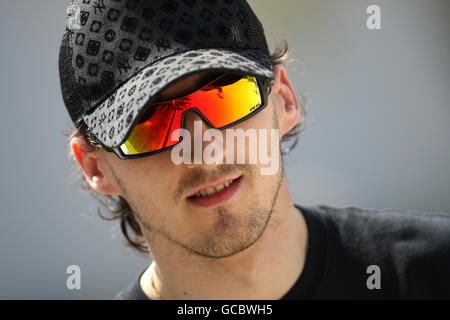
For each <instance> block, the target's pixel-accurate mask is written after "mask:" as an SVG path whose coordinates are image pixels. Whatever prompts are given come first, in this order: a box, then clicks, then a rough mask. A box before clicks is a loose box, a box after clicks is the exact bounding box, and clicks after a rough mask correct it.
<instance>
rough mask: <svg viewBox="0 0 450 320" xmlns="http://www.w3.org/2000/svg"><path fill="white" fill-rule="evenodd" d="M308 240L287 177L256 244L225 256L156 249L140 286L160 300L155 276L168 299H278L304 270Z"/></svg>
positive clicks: (147, 293) (304, 225)
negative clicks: (204, 255)
mask: <svg viewBox="0 0 450 320" xmlns="http://www.w3.org/2000/svg"><path fill="white" fill-rule="evenodd" d="M307 239H308V233H307V227H306V223H305V221H304V218H303V215H302V214H301V212H300V211H299V210H298V209H297V208H295V207H294V205H293V202H292V199H291V197H290V195H289V190H288V187H287V183H286V179H285V178H283V183H282V185H281V187H280V191H279V194H278V198H277V200H276V202H275V205H274V208H273V212H272V217H271V219H270V221H269V224H268V226H267V229H266V230H265V232H264V233H263V235H262V236H261V237H260V238H259V240H258V241H257V242H256V243H255V244H253V245H252V246H251V247H249V248H247V249H245V250H244V251H241V252H239V253H238V254H235V255H233V256H230V257H226V258H222V259H209V258H205V257H201V256H194V255H189V257H186V254H185V253H182V252H179V249H178V250H176V249H175V248H165V250H152V254H153V264H152V266H150V267H149V268H148V269H147V270H146V271H145V273H144V274H143V276H142V277H141V287H142V289H143V291H144V292H145V293H146V295H147V296H149V297H150V298H151V299H157V293H156V292H155V291H154V290H153V288H152V282H151V277H153V280H154V284H155V287H156V289H157V291H158V293H159V294H160V295H161V296H162V297H163V298H164V299H170V300H177V299H193V300H201V299H218V300H222V299H237V300H239V299H268V300H272V299H280V298H282V297H283V296H284V295H285V294H286V293H287V292H288V291H289V289H290V288H291V287H292V285H293V284H294V283H295V282H296V280H297V279H298V277H299V276H300V274H301V272H302V270H303V266H304V263H305V257H306V250H307ZM152 249H153V248H152ZM169 249H170V251H169ZM159 252H161V254H158V253H159ZM168 252H170V254H168ZM180 261H182V263H180Z"/></svg>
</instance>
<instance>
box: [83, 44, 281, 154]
mask: <svg viewBox="0 0 450 320" xmlns="http://www.w3.org/2000/svg"><path fill="white" fill-rule="evenodd" d="M199 71H211V72H236V73H242V74H245V75H250V76H258V77H263V78H267V79H273V78H274V73H273V70H272V68H271V65H270V63H269V61H268V60H267V57H266V56H265V55H264V54H263V53H262V52H261V51H259V50H240V51H236V50H230V49H200V50H191V51H187V52H183V53H178V54H175V55H173V56H170V57H166V58H164V59H162V60H160V61H158V62H156V63H153V64H152V65H150V66H148V67H145V68H144V69H142V70H141V71H140V72H139V73H138V74H136V75H135V76H134V77H132V78H131V79H129V80H128V81H127V82H126V83H125V84H124V85H122V86H121V87H119V88H118V89H117V90H116V91H115V92H114V93H113V94H112V95H111V96H110V97H109V98H108V99H107V100H105V101H103V102H102V103H101V104H100V105H99V107H97V108H96V109H95V111H94V112H93V113H91V114H89V115H86V116H84V118H83V119H84V121H85V123H86V125H87V127H88V128H89V130H90V131H91V132H92V133H93V134H94V135H95V136H96V137H97V139H98V140H99V141H100V142H101V143H103V144H104V145H105V146H107V147H110V148H114V147H118V146H120V145H121V144H122V143H123V142H124V141H125V140H126V139H127V137H128V135H129V133H130V131H131V129H132V128H133V127H134V125H135V123H136V121H137V120H138V118H139V116H140V115H141V113H142V112H144V111H145V110H144V107H145V106H146V105H147V104H148V102H150V101H151V99H152V98H155V97H157V96H158V94H159V93H161V92H162V91H163V90H165V89H166V88H167V87H168V86H170V85H171V84H172V83H174V82H176V81H177V80H180V79H182V78H184V77H187V76H189V75H191V74H193V73H197V72H199Z"/></svg>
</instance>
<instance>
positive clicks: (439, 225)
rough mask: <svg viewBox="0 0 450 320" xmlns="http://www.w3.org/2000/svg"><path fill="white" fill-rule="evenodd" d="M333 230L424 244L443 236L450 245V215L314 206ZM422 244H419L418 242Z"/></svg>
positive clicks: (348, 236) (344, 234) (403, 210)
mask: <svg viewBox="0 0 450 320" xmlns="http://www.w3.org/2000/svg"><path fill="white" fill-rule="evenodd" d="M313 208H314V209H315V211H316V212H317V213H318V214H319V215H320V217H321V218H322V219H323V222H324V223H325V225H326V226H327V228H328V229H329V230H330V231H335V232H337V234H336V235H338V236H340V237H344V238H353V237H354V236H358V235H360V236H361V237H363V238H367V239H368V240H369V239H370V240H375V239H379V240H381V239H389V240H392V241H398V240H403V241H407V242H415V241H418V242H420V243H426V242H433V243H435V242H434V241H435V240H437V239H440V240H441V241H444V242H445V241H446V244H447V245H450V214H448V213H444V212H419V211H414V210H407V209H400V208H388V209H370V208H359V207H355V206H345V207H333V206H325V205H318V206H314V207H313ZM418 244H419V243H418Z"/></svg>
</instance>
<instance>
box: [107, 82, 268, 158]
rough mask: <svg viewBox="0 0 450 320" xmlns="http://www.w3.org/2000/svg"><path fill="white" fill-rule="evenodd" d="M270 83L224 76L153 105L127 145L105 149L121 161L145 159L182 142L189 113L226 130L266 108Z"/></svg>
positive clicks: (130, 136) (141, 118)
mask: <svg viewBox="0 0 450 320" xmlns="http://www.w3.org/2000/svg"><path fill="white" fill-rule="evenodd" d="M270 87H271V82H270V80H263V79H258V78H256V77H252V76H242V75H235V74H225V75H223V76H220V77H219V78H216V79H215V80H214V81H213V82H210V83H208V84H206V85H205V86H203V87H202V88H201V89H199V90H197V91H195V92H194V93H191V94H189V95H186V96H183V97H181V98H177V99H174V100H168V101H160V102H155V103H150V104H149V105H148V106H147V107H146V111H145V112H144V114H143V115H142V116H141V117H140V120H138V123H137V124H136V125H135V126H134V128H133V129H132V130H131V132H130V133H129V135H128V137H127V139H126V141H125V142H124V143H122V144H121V145H120V146H118V147H116V148H108V147H105V146H102V147H103V148H104V149H105V150H106V151H108V152H114V153H115V154H116V155H117V156H118V157H119V158H120V159H122V160H126V159H135V158H140V157H146V156H149V155H153V154H156V153H159V152H163V151H166V150H169V149H171V148H173V147H174V146H175V145H177V144H178V143H180V142H181V140H182V137H181V134H180V130H178V131H177V132H175V131H176V130H177V129H181V128H183V126H184V120H185V116H186V114H187V112H188V111H192V112H195V113H197V114H198V115H199V116H200V117H201V118H202V120H203V121H205V122H206V123H207V124H208V125H209V126H210V127H212V128H216V129H220V130H222V129H226V128H229V127H232V126H235V125H237V124H238V123H240V122H242V121H244V120H247V119H248V118H249V117H251V116H253V115H255V114H256V113H258V112H259V111H261V110H262V109H264V108H265V107H266V105H267V98H268V95H269V92H270Z"/></svg>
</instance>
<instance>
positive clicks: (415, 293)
mask: <svg viewBox="0 0 450 320" xmlns="http://www.w3.org/2000/svg"><path fill="white" fill-rule="evenodd" d="M310 208H311V209H312V210H313V211H315V212H316V213H317V214H318V216H319V217H320V219H321V220H322V222H323V224H324V226H325V229H326V233H327V237H326V238H327V252H328V253H327V255H328V257H329V262H331V261H333V262H332V264H333V265H341V266H342V267H346V268H348V265H349V264H352V265H359V266H360V267H359V269H358V270H361V272H362V271H363V270H365V269H363V268H362V267H364V268H365V267H367V266H369V265H378V266H380V267H381V272H382V274H384V275H385V280H386V281H387V286H388V287H389V288H390V289H391V290H392V292H398V294H399V295H400V296H402V297H406V298H427V297H442V296H449V290H448V287H449V286H450V273H449V270H450V214H448V213H443V212H419V211H414V210H406V209H399V208H388V209H364V208H359V207H355V206H347V207H333V206H325V205H317V206H313V207H310ZM341 260H345V261H346V262H345V263H341V262H340V261H341ZM338 269H341V268H338Z"/></svg>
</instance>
